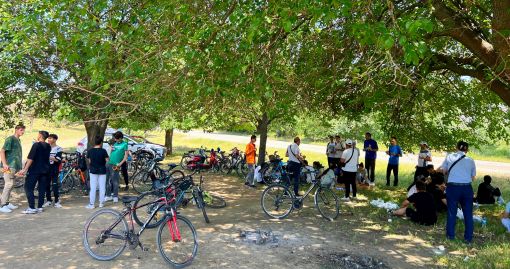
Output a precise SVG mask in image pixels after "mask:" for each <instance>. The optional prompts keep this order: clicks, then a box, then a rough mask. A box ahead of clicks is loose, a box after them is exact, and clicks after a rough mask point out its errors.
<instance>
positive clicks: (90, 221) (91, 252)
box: [82, 208, 128, 261]
mask: <svg viewBox="0 0 510 269" xmlns="http://www.w3.org/2000/svg"><path fill="white" fill-rule="evenodd" d="M107 214H109V215H110V216H111V217H114V221H113V222H110V223H109V224H108V222H106V224H105V225H100V224H98V228H99V229H103V230H100V232H99V233H100V234H99V235H101V234H102V233H103V231H104V229H106V228H108V227H110V226H111V225H112V224H113V223H115V221H118V220H119V219H120V218H121V219H122V220H121V221H120V222H119V224H120V223H122V227H120V228H121V230H120V231H119V232H121V234H122V235H123V236H125V235H126V234H127V232H128V224H127V222H126V219H125V218H124V217H123V216H122V214H121V213H120V212H119V211H117V210H113V209H110V208H104V209H101V210H98V211H96V212H95V213H94V214H93V215H92V216H90V217H89V218H88V219H87V222H85V227H84V228H83V236H82V237H83V246H84V248H85V251H87V253H88V254H89V255H90V256H91V257H92V258H94V259H96V260H99V261H110V260H113V259H115V258H116V257H118V256H119V255H120V254H121V253H122V251H124V249H125V248H126V246H127V240H123V243H122V244H119V248H118V249H116V250H115V251H114V252H113V253H112V254H110V255H100V254H98V253H96V251H94V250H93V249H92V248H91V244H90V243H89V239H94V234H92V232H91V229H90V227H91V225H92V224H93V221H94V220H97V218H98V217H99V216H101V215H107ZM119 224H117V226H119ZM117 226H115V227H117ZM102 227H104V228H102ZM93 228H95V227H93ZM99 235H97V238H96V239H95V240H94V241H93V242H94V243H95V244H96V245H99V243H98V242H97V241H98V240H100V239H99ZM105 239H109V238H108V237H107V238H105ZM102 240H103V239H102ZM114 240H118V241H119V242H120V239H114ZM103 243H104V242H102V243H101V244H103ZM101 249H103V248H101Z"/></svg>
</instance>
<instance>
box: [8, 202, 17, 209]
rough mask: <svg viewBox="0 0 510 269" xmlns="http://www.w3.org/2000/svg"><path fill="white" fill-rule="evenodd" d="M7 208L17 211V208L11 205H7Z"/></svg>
mask: <svg viewBox="0 0 510 269" xmlns="http://www.w3.org/2000/svg"><path fill="white" fill-rule="evenodd" d="M7 207H8V208H9V209H10V210H14V209H18V207H17V206H15V205H14V204H11V203H8V204H7Z"/></svg>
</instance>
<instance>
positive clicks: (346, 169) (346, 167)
mask: <svg viewBox="0 0 510 269" xmlns="http://www.w3.org/2000/svg"><path fill="white" fill-rule="evenodd" d="M352 144H353V142H352V140H351V139H347V141H346V142H345V147H346V148H347V149H346V150H344V152H343V154H342V158H341V159H340V163H341V165H340V166H343V167H342V171H343V174H342V177H343V181H344V183H345V197H344V198H342V200H343V201H349V200H350V198H349V194H350V190H351V188H352V198H353V199H356V192H357V189H356V173H357V172H358V161H359V150H357V149H355V148H353V147H352Z"/></svg>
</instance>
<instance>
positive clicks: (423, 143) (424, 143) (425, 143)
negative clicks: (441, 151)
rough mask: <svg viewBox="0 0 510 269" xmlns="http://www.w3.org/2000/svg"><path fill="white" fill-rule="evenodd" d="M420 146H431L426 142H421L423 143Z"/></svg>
mask: <svg viewBox="0 0 510 269" xmlns="http://www.w3.org/2000/svg"><path fill="white" fill-rule="evenodd" d="M420 145H425V146H427V147H428V146H429V144H427V142H425V141H421V142H420Z"/></svg>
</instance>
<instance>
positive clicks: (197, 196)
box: [193, 190, 211, 223]
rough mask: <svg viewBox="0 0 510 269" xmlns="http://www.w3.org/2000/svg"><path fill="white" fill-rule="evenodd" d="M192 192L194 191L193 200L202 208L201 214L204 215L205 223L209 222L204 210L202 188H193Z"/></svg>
mask: <svg viewBox="0 0 510 269" xmlns="http://www.w3.org/2000/svg"><path fill="white" fill-rule="evenodd" d="M193 192H194V194H193V196H194V198H195V202H196V203H197V207H198V208H200V209H202V214H203V215H204V220H205V223H211V221H210V220H209V216H207V212H206V211H205V202H204V197H203V195H202V190H194V191H193Z"/></svg>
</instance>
